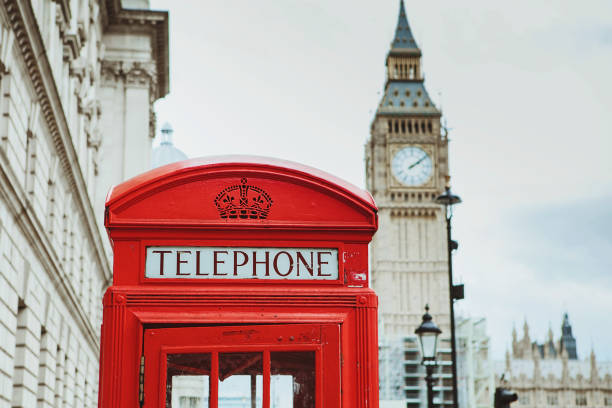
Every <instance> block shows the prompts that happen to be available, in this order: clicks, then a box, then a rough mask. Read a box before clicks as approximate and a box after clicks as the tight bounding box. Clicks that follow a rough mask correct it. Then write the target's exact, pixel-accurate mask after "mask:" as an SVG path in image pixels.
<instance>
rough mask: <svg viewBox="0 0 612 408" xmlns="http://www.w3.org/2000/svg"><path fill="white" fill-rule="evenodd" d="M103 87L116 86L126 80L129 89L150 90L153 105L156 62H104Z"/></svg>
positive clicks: (102, 69) (155, 84)
mask: <svg viewBox="0 0 612 408" xmlns="http://www.w3.org/2000/svg"><path fill="white" fill-rule="evenodd" d="M101 73H102V85H103V86H113V87H114V86H115V84H116V83H117V82H118V81H120V80H124V81H125V84H126V86H128V87H141V88H150V92H151V98H152V100H151V103H153V102H154V101H155V97H156V88H157V73H156V67H155V62H153V61H148V62H141V61H113V60H102V68H101Z"/></svg>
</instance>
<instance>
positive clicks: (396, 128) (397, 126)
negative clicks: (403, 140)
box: [395, 120, 399, 133]
mask: <svg viewBox="0 0 612 408" xmlns="http://www.w3.org/2000/svg"><path fill="white" fill-rule="evenodd" d="M395 133H399V124H398V123H397V120H396V121H395Z"/></svg>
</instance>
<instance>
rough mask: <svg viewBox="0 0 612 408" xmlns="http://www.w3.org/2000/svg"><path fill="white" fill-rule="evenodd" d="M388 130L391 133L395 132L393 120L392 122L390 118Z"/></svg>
mask: <svg viewBox="0 0 612 408" xmlns="http://www.w3.org/2000/svg"><path fill="white" fill-rule="evenodd" d="M387 131H388V132H389V133H393V122H391V121H390V120H389V121H387Z"/></svg>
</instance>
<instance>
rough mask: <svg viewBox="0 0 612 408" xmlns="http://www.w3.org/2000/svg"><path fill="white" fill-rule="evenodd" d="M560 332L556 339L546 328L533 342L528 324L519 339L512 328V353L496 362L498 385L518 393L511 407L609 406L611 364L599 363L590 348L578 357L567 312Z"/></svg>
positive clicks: (610, 402) (611, 394)
mask: <svg viewBox="0 0 612 408" xmlns="http://www.w3.org/2000/svg"><path fill="white" fill-rule="evenodd" d="M561 331H562V334H561V336H560V338H559V339H558V340H556V341H555V340H554V338H553V333H552V329H549V332H548V338H547V339H546V341H544V342H543V343H541V344H540V343H537V342H535V341H532V339H531V337H530V335H529V326H528V325H527V323H525V324H524V326H523V337H522V338H521V339H520V340H519V339H518V338H517V333H516V330H513V332H512V352H510V351H508V352H506V359H505V362H499V363H497V364H496V378H497V385H498V386H504V387H507V388H510V389H512V390H513V391H515V392H517V393H518V395H519V400H518V402H517V403H514V404H513V405H512V406H513V407H514V408H518V407H525V408H532V407H533V408H535V407H603V406H612V363H609V362H603V363H601V362H599V363H598V362H597V359H596V356H595V352H593V351H591V354H590V356H589V357H587V358H586V359H583V360H581V359H579V356H578V354H577V353H576V340H575V338H574V337H573V335H572V334H571V325H570V324H569V319H568V317H567V314H566V315H565V316H564V319H563V324H562V326H561ZM502 375H503V377H502Z"/></svg>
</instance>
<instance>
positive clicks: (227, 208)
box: [215, 177, 272, 220]
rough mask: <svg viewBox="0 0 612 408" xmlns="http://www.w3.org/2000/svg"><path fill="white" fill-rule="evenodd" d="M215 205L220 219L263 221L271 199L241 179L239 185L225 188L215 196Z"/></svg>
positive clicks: (268, 210)
mask: <svg viewBox="0 0 612 408" xmlns="http://www.w3.org/2000/svg"><path fill="white" fill-rule="evenodd" d="M215 205H216V206H217V210H219V215H220V216H221V218H226V219H228V218H241V219H251V220H264V219H266V218H267V217H268V213H269V212H270V207H272V197H270V195H269V194H268V193H266V192H265V191H264V190H263V189H261V188H259V187H255V186H252V185H249V184H247V179H246V177H243V178H241V179H240V184H235V185H233V186H229V187H226V188H224V189H223V190H222V191H221V192H220V193H219V194H217V197H215Z"/></svg>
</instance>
